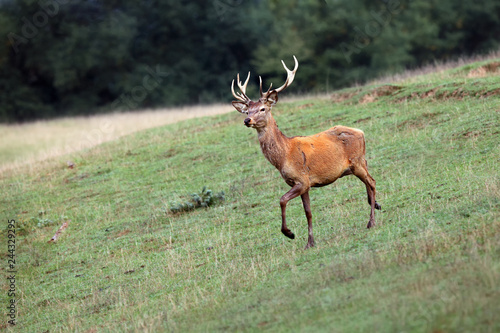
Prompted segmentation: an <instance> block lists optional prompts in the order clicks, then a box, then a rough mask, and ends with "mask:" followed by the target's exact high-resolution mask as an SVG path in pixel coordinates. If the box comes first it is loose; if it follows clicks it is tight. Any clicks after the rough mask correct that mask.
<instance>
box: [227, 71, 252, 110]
mask: <svg viewBox="0 0 500 333" xmlns="http://www.w3.org/2000/svg"><path fill="white" fill-rule="evenodd" d="M249 80H250V72H248V76H247V79H246V81H245V84H243V85H242V84H241V81H240V73H238V75H237V77H236V81H237V82H236V84H238V88H240V90H241V92H237V93H236V92H234V79H233V82H232V83H231V92H232V93H233V96H234V98H236V99H237V100H239V101H242V102H245V103H248V102H249V101H250V98H248V96H247V95H246V90H247V84H248V81H249Z"/></svg>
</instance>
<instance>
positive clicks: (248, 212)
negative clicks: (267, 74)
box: [0, 60, 500, 332]
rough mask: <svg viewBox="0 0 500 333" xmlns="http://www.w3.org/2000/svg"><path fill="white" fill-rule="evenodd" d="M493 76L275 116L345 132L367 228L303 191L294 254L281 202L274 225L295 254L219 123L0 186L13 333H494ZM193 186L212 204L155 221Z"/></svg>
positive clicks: (352, 204) (330, 201)
mask: <svg viewBox="0 0 500 333" xmlns="http://www.w3.org/2000/svg"><path fill="white" fill-rule="evenodd" d="M497 63H498V60H497V62H495V61H490V62H488V63H476V64H472V65H468V66H465V67H461V68H457V69H453V70H449V71H446V72H444V73H436V74H432V75H427V76H425V77H417V78H413V79H410V80H407V81H404V82H398V83H396V84H394V85H374V86H367V87H361V88H353V89H347V90H343V91H340V92H337V93H335V94H334V96H333V101H332V100H330V99H329V100H317V99H307V100H300V101H295V102H292V103H288V104H286V103H278V105H277V107H276V108H275V110H274V111H273V112H274V115H275V118H276V120H277V122H278V124H279V125H280V129H281V130H282V131H283V132H284V133H285V134H287V135H309V134H314V133H316V132H319V131H322V130H325V129H327V128H329V127H330V126H333V125H336V124H343V125H347V126H353V127H357V128H361V129H362V130H363V131H364V132H365V135H366V140H367V157H368V163H369V169H370V173H371V174H372V175H373V177H374V178H375V179H376V180H377V191H378V193H377V201H378V202H379V203H380V204H381V205H382V211H381V212H380V211H377V213H376V223H377V225H376V227H375V228H372V229H370V230H367V229H366V223H367V222H368V216H369V206H368V205H367V203H366V193H365V187H364V185H363V184H362V183H361V182H360V181H359V180H358V179H357V178H355V177H346V178H342V179H340V180H339V181H338V182H337V183H335V184H334V185H331V186H328V187H324V188H320V189H314V190H313V191H312V192H311V206H312V211H313V223H314V233H315V240H316V247H315V248H312V249H309V250H303V247H304V245H305V243H306V239H307V224H306V220H305V216H304V213H303V210H302V204H301V202H300V200H299V199H295V200H293V201H291V202H290V204H289V208H288V211H287V213H288V215H287V216H288V222H289V227H290V229H291V230H292V231H293V232H294V233H295V235H296V239H295V240H289V239H287V238H285V237H284V236H283V235H282V234H281V232H280V224H281V220H280V208H279V198H280V196H281V195H282V194H283V193H285V192H286V191H287V190H288V186H287V185H286V184H285V183H284V181H283V180H282V179H281V177H280V176H279V174H278V172H277V171H276V170H275V169H274V168H273V167H272V166H271V165H270V164H269V163H268V162H267V161H266V160H265V158H264V157H263V156H262V154H261V152H260V148H259V145H258V142H257V136H256V133H255V131H254V130H251V129H248V128H246V127H244V126H243V117H242V116H241V115H240V114H238V113H237V112H236V111H235V112H233V113H230V114H224V115H220V116H216V117H211V118H199V119H192V120H188V121H184V122H179V123H177V124H172V125H168V126H164V127H159V128H155V129H152V130H147V131H143V132H139V133H136V134H133V135H130V136H126V137H123V138H120V139H118V140H116V141H112V142H108V143H104V144H102V145H100V146H98V147H95V148H92V149H90V150H85V151H81V152H79V153H75V154H73V155H71V156H69V157H68V156H64V157H61V158H56V159H53V160H51V161H49V162H47V163H42V164H38V165H30V166H28V167H26V168H23V169H19V170H16V171H14V172H9V173H7V172H6V173H4V174H3V175H2V176H1V183H0V184H1V189H2V199H1V200H2V205H1V212H2V219H3V221H4V226H3V227H2V228H1V229H2V236H1V239H2V242H3V244H4V245H2V247H3V249H4V251H5V249H6V248H7V238H6V237H7V236H6V229H7V222H6V221H7V219H15V220H16V221H17V239H16V242H17V243H16V245H17V247H16V255H17V260H16V265H17V269H18V274H17V282H16V283H17V292H18V299H17V300H18V310H19V313H18V319H17V320H18V325H17V326H16V327H15V330H16V331H17V330H19V331H25V332H46V331H50V332H60V331H71V332H74V331H78V332H105V331H120V332H123V331H149V332H157V331H180V332H192V331H223V330H227V331H257V330H258V331H260V330H267V331H272V332H276V331H283V332H285V331H311V332H318V331H328V332H331V331H334V332H391V331H406V332H450V331H476V332H495V331H499V330H500V320H499V319H498V313H499V311H500V302H499V301H498V300H499V299H500V259H499V258H500V219H499V217H500V175H499V167H498V165H499V164H500V160H499V159H500V158H499V157H500V147H499V142H500V131H499V129H498V125H499V124H500V96H499V94H500V79H499V76H498V74H499V71H498V68H497V67H498V66H497V67H495V66H496V65H494V64H497ZM491 64H493V65H491ZM491 68H494V69H491ZM298 75H299V76H300V70H299V73H298ZM297 79H300V78H299V77H298V78H297ZM228 93H229V91H228ZM67 160H72V161H73V162H74V164H75V167H74V168H72V169H70V168H68V166H67V165H66V161H67ZM204 186H207V188H209V189H211V190H212V191H213V192H219V191H224V192H225V198H226V200H225V202H224V203H222V204H220V205H217V206H212V207H209V208H203V209H198V210H194V211H191V212H187V213H182V214H172V213H170V211H169V207H170V205H171V204H172V203H174V202H177V203H178V202H182V201H185V200H186V198H187V197H188V196H189V194H190V193H194V192H199V191H200V190H201V189H202V188H203V187H204ZM64 221H69V227H68V228H67V229H66V230H65V231H63V233H62V234H61V236H60V238H59V240H58V241H57V242H56V243H47V242H48V240H49V239H50V238H51V237H52V236H53V235H54V233H55V232H56V230H57V229H58V228H59V226H60V225H61V224H62V223H63V222H64ZM3 261H4V262H2V265H1V267H2V268H1V269H2V271H3V273H4V275H7V272H6V268H5V267H6V266H7V258H6V257H4V259H3ZM7 289H8V287H6V286H4V289H3V290H2V293H1V294H0V304H1V305H2V308H4V309H5V305H6V304H7V302H8V300H9V298H8V297H7ZM4 311H6V310H4ZM5 318H6V317H5V316H4V317H3V318H2V322H1V324H2V325H3V327H5V326H7V325H6V320H5ZM10 329H11V330H12V331H14V329H12V328H10Z"/></svg>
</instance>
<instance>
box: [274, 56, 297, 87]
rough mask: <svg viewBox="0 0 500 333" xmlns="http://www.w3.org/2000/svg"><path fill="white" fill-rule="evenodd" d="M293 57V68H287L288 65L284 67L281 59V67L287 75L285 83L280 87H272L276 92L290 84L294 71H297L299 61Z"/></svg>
mask: <svg viewBox="0 0 500 333" xmlns="http://www.w3.org/2000/svg"><path fill="white" fill-rule="evenodd" d="M293 59H294V61H295V66H294V68H293V70H289V69H288V67H286V65H285V62H284V61H283V60H281V63H282V64H283V67H285V70H286V72H287V77H286V81H285V83H284V84H283V85H282V86H281V87H279V88H278V89H274V90H275V91H276V92H280V91H283V90H284V89H285V88H286V87H288V86H289V85H291V84H292V82H293V79H294V78H295V72H297V69H298V68H299V62H298V61H297V58H295V56H293Z"/></svg>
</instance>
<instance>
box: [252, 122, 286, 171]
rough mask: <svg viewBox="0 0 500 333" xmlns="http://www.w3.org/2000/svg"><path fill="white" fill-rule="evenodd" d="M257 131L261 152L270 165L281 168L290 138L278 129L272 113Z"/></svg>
mask: <svg viewBox="0 0 500 333" xmlns="http://www.w3.org/2000/svg"><path fill="white" fill-rule="evenodd" d="M257 133H258V135H259V142H260V148H261V150H262V153H263V154H264V156H265V157H266V158H267V160H268V161H269V162H271V164H272V165H274V166H275V167H276V168H277V169H278V170H281V169H282V168H283V164H284V162H285V156H286V153H287V151H288V147H289V140H290V139H289V138H288V137H286V136H285V135H284V134H283V133H282V132H281V131H280V130H279V128H278V125H277V124H276V121H275V120H274V118H273V117H272V115H271V119H270V120H269V122H268V124H267V126H266V127H264V128H259V129H257Z"/></svg>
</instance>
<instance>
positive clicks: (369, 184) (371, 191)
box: [353, 162, 381, 228]
mask: <svg viewBox="0 0 500 333" xmlns="http://www.w3.org/2000/svg"><path fill="white" fill-rule="evenodd" d="M353 173H354V175H355V176H356V177H358V178H359V179H360V180H361V181H362V182H363V183H365V185H366V192H367V194H368V204H369V205H370V207H371V211H370V220H369V221H368V225H367V226H366V227H367V228H371V227H373V226H374V225H375V209H379V210H380V209H381V207H380V205H379V203H378V202H377V201H376V200H375V193H376V191H375V179H373V177H372V176H371V175H370V174H369V173H368V168H367V164H366V162H365V163H364V164H362V165H357V166H356V167H355V168H354V170H353Z"/></svg>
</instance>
